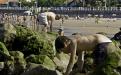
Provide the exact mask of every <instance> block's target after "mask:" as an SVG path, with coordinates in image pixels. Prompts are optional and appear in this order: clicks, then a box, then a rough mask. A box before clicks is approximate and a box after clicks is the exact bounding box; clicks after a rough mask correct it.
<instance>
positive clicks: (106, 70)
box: [91, 43, 121, 75]
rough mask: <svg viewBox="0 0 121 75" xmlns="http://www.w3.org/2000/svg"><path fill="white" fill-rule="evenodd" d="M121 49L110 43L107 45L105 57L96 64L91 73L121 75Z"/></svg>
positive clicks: (95, 74)
mask: <svg viewBox="0 0 121 75" xmlns="http://www.w3.org/2000/svg"><path fill="white" fill-rule="evenodd" d="M120 68H121V50H120V49H119V48H118V47H116V46H115V45H114V43H111V44H110V45H109V46H108V50H107V57H106V59H105V61H103V63H102V64H100V65H99V66H97V67H96V68H95V70H94V71H93V73H92V74H91V75H121V69H120Z"/></svg>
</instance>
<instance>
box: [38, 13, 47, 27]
mask: <svg viewBox="0 0 121 75" xmlns="http://www.w3.org/2000/svg"><path fill="white" fill-rule="evenodd" d="M38 19H39V24H40V25H48V20H47V15H46V14H45V13H40V14H39V16H38Z"/></svg>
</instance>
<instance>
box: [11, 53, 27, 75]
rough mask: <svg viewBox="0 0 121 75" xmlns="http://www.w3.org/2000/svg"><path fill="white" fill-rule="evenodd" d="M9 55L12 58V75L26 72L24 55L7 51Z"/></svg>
mask: <svg viewBox="0 0 121 75" xmlns="http://www.w3.org/2000/svg"><path fill="white" fill-rule="evenodd" d="M9 52H10V55H11V56H13V57H14V61H13V62H14V69H15V70H14V74H16V75H19V74H21V73H23V72H24V71H25V70H26V61H25V59H24V54H23V53H22V52H20V51H9Z"/></svg>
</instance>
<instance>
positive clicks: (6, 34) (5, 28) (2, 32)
mask: <svg viewBox="0 0 121 75" xmlns="http://www.w3.org/2000/svg"><path fill="white" fill-rule="evenodd" d="M15 35H16V29H15V27H14V26H13V25H11V24H4V23H1V24H0V40H1V41H2V42H8V41H11V40H12V39H13V38H14V37H15Z"/></svg>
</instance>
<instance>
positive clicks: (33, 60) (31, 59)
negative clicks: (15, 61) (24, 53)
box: [26, 55, 56, 70]
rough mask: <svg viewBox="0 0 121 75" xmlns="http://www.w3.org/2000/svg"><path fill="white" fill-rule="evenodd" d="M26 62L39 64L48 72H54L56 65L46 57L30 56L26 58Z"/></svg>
mask: <svg viewBox="0 0 121 75" xmlns="http://www.w3.org/2000/svg"><path fill="white" fill-rule="evenodd" d="M26 61H27V62H31V63H36V64H41V65H42V66H44V67H46V68H47V69H50V70H55V68H56V65H55V64H54V62H53V61H52V60H51V59H50V58H49V57H48V56H46V55H30V56H28V57H27V58H26Z"/></svg>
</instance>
